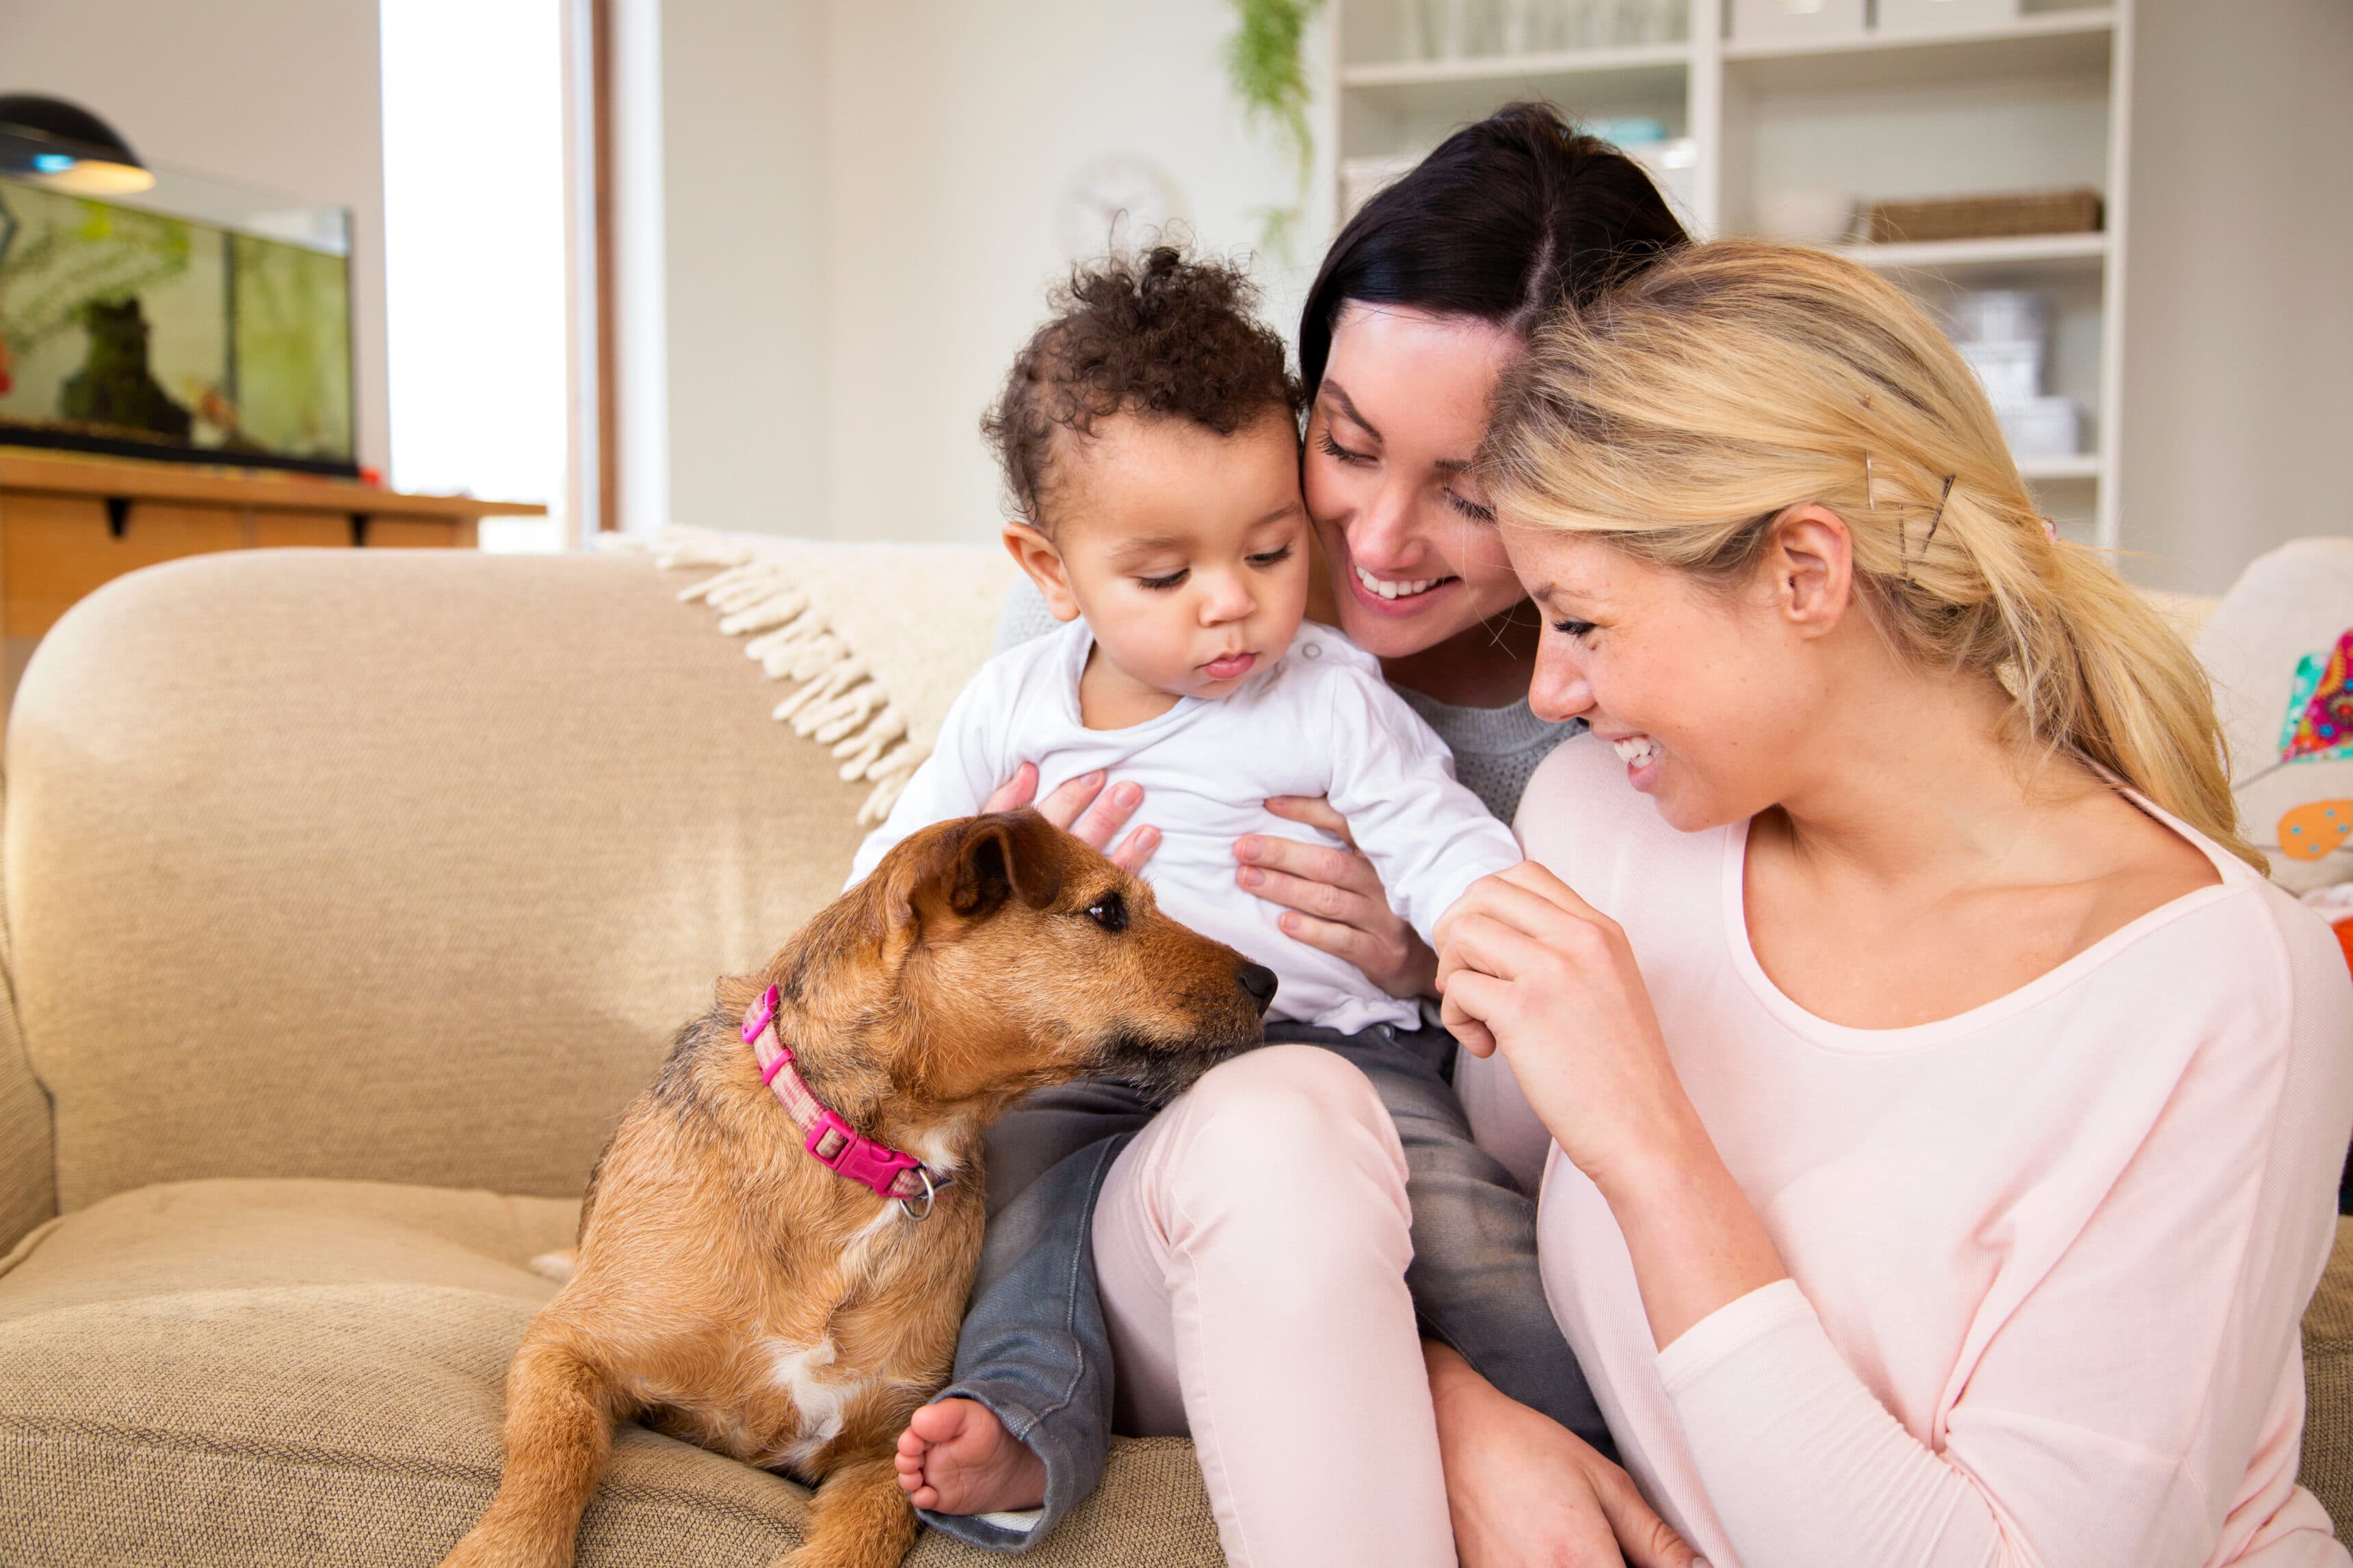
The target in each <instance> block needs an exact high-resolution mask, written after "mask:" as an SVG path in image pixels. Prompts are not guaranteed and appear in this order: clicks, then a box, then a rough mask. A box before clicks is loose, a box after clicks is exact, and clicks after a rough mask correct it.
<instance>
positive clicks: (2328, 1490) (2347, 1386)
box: [2296, 1216, 2353, 1537]
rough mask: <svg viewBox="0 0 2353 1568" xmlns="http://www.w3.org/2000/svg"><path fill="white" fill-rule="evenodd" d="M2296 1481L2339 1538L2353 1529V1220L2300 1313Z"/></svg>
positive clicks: (2344, 1221) (2342, 1222) (2342, 1223)
mask: <svg viewBox="0 0 2353 1568" xmlns="http://www.w3.org/2000/svg"><path fill="white" fill-rule="evenodd" d="M2296 1479H2297V1481H2299V1482H2300V1483H2302V1485H2303V1486H2304V1489H2306V1491H2309V1492H2310V1493H2311V1494H2312V1495H2313V1496H2315V1497H2316V1498H2318V1499H2319V1500H2320V1505H2321V1506H2322V1507H2323V1508H2325V1509H2327V1510H2328V1517H2329V1518H2331V1519H2333V1520H2335V1521H2337V1534H2338V1535H2339V1536H2340V1537H2342V1536H2345V1535H2347V1534H2348V1531H2353V1218H2348V1217H2342V1216H2340V1217H2339V1218H2338V1219H2337V1247H2336V1250H2335V1251H2333V1252H2332V1253H2331V1254H2330V1255H2329V1258H2328V1269H2327V1272H2326V1273H2325V1274H2323V1275H2322V1276H2321V1277H2320V1289H2317V1290H2316V1291H2314V1292H2313V1296H2312V1305H2310V1306H2309V1307H2307V1308H2306V1309H2305V1313H2304V1461H2303V1465H2302V1467H2301V1468H2300V1469H2299V1470H2298V1472H2297V1474H2296Z"/></svg>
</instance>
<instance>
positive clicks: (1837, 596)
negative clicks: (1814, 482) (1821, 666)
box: [1765, 502, 1854, 637]
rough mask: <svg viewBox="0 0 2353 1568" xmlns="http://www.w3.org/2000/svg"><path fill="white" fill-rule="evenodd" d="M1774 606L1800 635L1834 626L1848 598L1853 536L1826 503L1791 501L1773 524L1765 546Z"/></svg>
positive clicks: (1850, 594)
mask: <svg viewBox="0 0 2353 1568" xmlns="http://www.w3.org/2000/svg"><path fill="white" fill-rule="evenodd" d="M1765 565H1766V570H1767V572H1768V573H1769V574H1771V578H1772V604H1773V607H1774V609H1775V610H1776V611H1777V612H1778V614H1779V615H1780V616H1781V618H1782V619H1783V620H1785V621H1787V622H1788V624H1789V625H1790V626H1791V627H1792V628H1794V629H1795V630H1796V631H1797V633H1798V634H1799V636H1800V637H1820V636H1822V635H1824V634H1825V633H1828V632H1831V631H1834V630H1836V629H1837V628H1838V626H1839V624H1840V623H1841V621H1843V620H1844V619H1845V618H1846V612H1847V607H1848V606H1849V605H1852V603H1853V602H1854V539H1853V536H1852V534H1850V533H1849V532H1848V531H1847V526H1846V520H1845V519H1844V518H1842V517H1841V516H1839V514H1838V513H1836V512H1834V511H1832V510H1831V509H1830V508H1828V507H1826V506H1822V505H1820V504H1818V503H1815V502H1808V503H1807V504H1806V505H1804V506H1796V507H1791V508H1790V509H1789V510H1788V511H1785V512H1783V513H1782V514H1781V515H1780V517H1779V518H1778V519H1777V520H1776V521H1775V522H1774V524H1773V540H1772V542H1771V543H1770V544H1769V545H1768V546H1767V548H1766V552H1765Z"/></svg>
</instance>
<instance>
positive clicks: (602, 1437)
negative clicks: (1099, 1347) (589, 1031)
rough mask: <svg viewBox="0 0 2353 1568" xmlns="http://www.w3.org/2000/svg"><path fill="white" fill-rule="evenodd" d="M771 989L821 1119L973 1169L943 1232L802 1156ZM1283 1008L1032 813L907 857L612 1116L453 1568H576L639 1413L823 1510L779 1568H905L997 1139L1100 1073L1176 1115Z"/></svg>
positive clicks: (728, 1002)
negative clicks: (502, 1448) (778, 1069)
mask: <svg viewBox="0 0 2353 1568" xmlns="http://www.w3.org/2000/svg"><path fill="white" fill-rule="evenodd" d="M1123 907H1124V919H1123V918H1121V910H1122V908H1123ZM769 984H775V985H776V986H777V987H778V988H779V991H780V993H781V998H782V999H781V1001H780V1003H779V1005H778V1010H777V1026H778V1034H779V1037H780V1038H782V1039H783V1040H785V1041H786V1043H787V1044H789V1045H790V1046H791V1047H793V1049H794V1051H795V1053H796V1055H797V1058H798V1065H799V1070H800V1071H801V1073H802V1075H803V1077H804V1078H805V1079H807V1082H808V1084H809V1087H810V1088H811V1089H813V1090H814V1091H815V1092H816V1094H817V1095H818V1098H819V1099H820V1100H823V1101H824V1102H825V1103H826V1104H828V1105H829V1106H831V1107H832V1108H833V1109H834V1110H838V1111H839V1112H840V1113H841V1114H842V1116H843V1117H845V1118H846V1119H847V1120H848V1121H849V1122H850V1124H851V1125H852V1126H854V1127H857V1128H859V1129H860V1131H864V1132H866V1133H867V1134H868V1135H870V1136H871V1137H873V1138H876V1139H878V1140H880V1141H881V1142H884V1143H886V1144H889V1145H891V1146H892V1147H894V1148H899V1149H904V1150H906V1151H907V1152H910V1153H913V1154H914V1155H916V1156H917V1157H918V1158H919V1159H921V1160H923V1162H924V1163H926V1164H928V1165H930V1166H931V1167H932V1168H933V1169H934V1170H935V1171H945V1172H951V1173H954V1175H955V1181H954V1182H953V1183H952V1184H950V1185H948V1186H947V1187H945V1188H944V1189H943V1190H942V1191H941V1193H940V1194H939V1197H938V1201H937V1204H936V1206H935V1207H934V1212H933V1213H932V1214H931V1215H930V1216H929V1217H928V1218H924V1219H920V1220H918V1219H914V1218H912V1217H910V1216H909V1215H906V1214H905V1213H903V1212H902V1210H901V1208H900V1206H899V1205H897V1204H896V1203H894V1202H892V1201H891V1200H889V1199H886V1198H883V1197H881V1196H879V1195H877V1194H875V1193H874V1192H873V1191H871V1189H869V1188H867V1187H864V1186H861V1185H860V1184H857V1183H854V1182H851V1181H849V1180H847V1179H845V1178H843V1177H841V1176H839V1175H836V1174H835V1173H833V1172H831V1171H829V1170H828V1169H826V1168H825V1167H824V1166H823V1165H821V1164H819V1163H818V1162H817V1161H816V1160H815V1159H813V1158H811V1157H810V1155H809V1154H808V1153H807V1152H806V1151H805V1150H804V1149H803V1148H802V1146H801V1138H800V1135H799V1133H798V1132H797V1130H796V1129H795V1128H794V1126H793V1123H792V1121H791V1119H790V1118H789V1117H787V1116H786V1113H785V1110H784V1108H783V1107H782V1106H780V1105H778V1104H777V1103H776V1100H775V1099H774V1098H773V1097H772V1096H771V1094H770V1093H769V1091H768V1089H765V1087H763V1086H762V1084H761V1082H760V1075H759V1070H758V1068H757V1066H756V1065H755V1062H754V1055H753V1052H752V1050H751V1049H750V1048H749V1047H746V1046H745V1045H744V1041H743V1037H742V1036H741V1034H740V1032H739V1028H740V1020H741V1019H742V1018H743V1016H744V1012H745V1010H746V1009H747V1008H748V1007H749V1006H751V1005H752V1004H753V1003H754V1000H755V999H756V998H757V997H758V996H759V995H760V994H761V993H762V991H763V990H764V989H765V987H766V986H767V985H769ZM1272 988H1273V987H1272V976H1271V974H1269V973H1267V972H1266V971H1264V970H1262V969H1257V968H1255V966H1252V965H1250V964H1249V963H1248V962H1247V961H1246V960H1244V959H1243V958H1242V957H1241V956H1240V954H1239V953H1236V952H1234V951H1233V950H1232V949H1231V948H1228V947H1224V946H1221V945H1219V943H1216V942H1210V941H1208V940H1207V939H1206V938H1203V937H1200V936H1198V935H1196V934H1194V933H1193V932H1192V931H1187V929H1185V928H1184V927H1183V926H1181V925H1178V924H1177V923H1176V921H1172V920H1170V919H1169V918H1168V917H1167V916H1166V915H1163V914H1161V913H1160V912H1159V911H1158V910H1157V909H1156V908H1155V905H1154V902H1153V899H1152V894H1151V892H1150V890H1149V889H1147V888H1146V887H1145V885H1144V883H1143V882H1141V881H1140V880H1138V879H1136V878H1134V877H1133V876H1130V875H1128V874H1126V873H1124V872H1123V871H1121V870H1119V869H1118V868H1116V867H1114V866H1113V864H1112V863H1111V862H1110V861H1109V860H1107V859H1105V858H1103V856H1101V855H1099V854H1097V853H1095V852H1094V851H1093V850H1092V849H1090V848H1088V847H1086V846H1085V845H1084V844H1082V843H1081V842H1080V841H1079V840H1078V839H1076V838H1074V837H1071V836H1070V835H1069V834H1066V833H1063V832H1060V831H1059V830H1058V829H1056V828H1054V827H1052V826H1050V825H1049V824H1048V823H1047V822H1046V821H1045V819H1044V818H1042V817H1040V816H1037V815H1036V814H1035V813H1034V812H1018V813H1012V814H1008V815H1000V816H980V817H968V818H965V819H962V820H959V821H955V822H948V823H942V824H939V825H938V826H934V827H931V828H927V829H925V830H924V831H923V832H922V833H919V834H916V835H915V836H914V837H911V838H909V839H907V840H906V841H905V842H903V843H902V844H901V845H899V846H898V847H896V848H894V849H893V850H892V852H891V854H890V855H889V856H888V857H886V858H884V860H883V861H882V863H881V866H879V867H878V868H876V869H875V871H874V874H873V875H872V876H871V877H869V878H868V879H866V880H865V881H864V882H862V883H860V885H859V886H858V887H857V888H855V889H852V890H851V891H849V892H848V893H846V894H844V895H843V896H842V897H841V898H840V899H839V900H836V901H835V902H834V903H833V904H832V905H831V906H829V907H828V908H827V909H826V910H823V911H822V912H820V913H819V914H818V916H817V918H816V919H815V920H812V921H810V922H809V923H808V924H807V926H805V927H803V928H802V930H801V931H799V932H798V934H797V935H796V936H795V937H794V938H793V940H792V941H791V942H789V943H787V944H786V947H785V949H784V951H783V952H779V953H778V954H777V955H776V958H775V959H773V960H772V961H771V962H770V963H769V965H768V967H767V970H766V972H765V973H760V974H754V975H748V976H731V977H728V978H724V979H722V980H721V981H720V982H719V985H718V994H717V997H716V999H715V1001H714V1004H713V1005H712V1009H711V1011H710V1012H709V1013H708V1014H706V1015H705V1016H703V1017H702V1018H701V1019H700V1020H698V1021H697V1022H695V1023H693V1024H691V1025H689V1026H687V1027H686V1028H685V1029H684V1030H682V1031H681V1033H680V1036H679V1039H678V1043H677V1046H676V1047H675V1048H674V1049H672V1051H671V1052H670V1059H669V1061H668V1062H667V1063H666V1064H665V1065H664V1066H663V1068H662V1071H661V1076H660V1078H659V1079H657V1080H656V1082H655V1083H654V1085H653V1087H651V1088H650V1089H647V1090H646V1091H645V1092H644V1093H643V1094H641V1095H639V1096H638V1099H637V1100H636V1102H635V1103H634V1104H632V1105H631V1106H630V1107H629V1109H628V1111H627V1112H626V1113H625V1114H624V1115H623V1117H622V1119H621V1123H620V1126H619V1128H618V1129H617V1131H615V1133H614V1134H613V1141H612V1142H611V1144H610V1145H608V1146H607V1149H606V1151H605V1153H604V1155H603V1157H602V1158H601V1159H600V1160H598V1162H597V1164H596V1173H595V1174H594V1175H593V1176H591V1178H590V1180H589V1190H588V1196H587V1201H586V1205H585V1206H584V1207H583V1209H582V1213H581V1222H580V1245H579V1250H578V1260H577V1264H576V1267H575V1271H574V1274H573V1277H572V1279H571V1280H570V1282H569V1283H567V1284H566V1285H565V1288H564V1289H562V1290H561V1291H559V1292H558V1293H557V1295H556V1297H555V1299H554V1300H552V1301H550V1302H549V1303H548V1305H547V1307H546V1308H545V1309H544V1310H543V1311H541V1313H540V1314H539V1316H538V1317H537V1318H535V1319H533V1321H532V1324H531V1326H530V1328H529V1329H528V1330H527V1331H526V1332H525V1333H524V1336H523V1342H522V1349H521V1350H520V1351H519V1352H517V1354H516V1356H515V1361H514V1366H513V1369H512V1372H511V1373H509V1374H508V1378H507V1422H506V1434H505V1441H506V1470H505V1475H504V1477H503V1478H502V1479H501V1482H500V1485H499V1490H498V1495H497V1497H496V1498H495V1499H494V1500H492V1502H491V1508H490V1511H489V1512H488V1513H486V1514H485V1515H484V1516H483V1518H482V1520H481V1522H480V1524H478V1525H476V1526H475V1528H474V1530H473V1531H472V1533H470V1534H469V1535H468V1536H467V1537H466V1538H465V1539H464V1540H463V1541H461V1542H459V1543H458V1546H457V1548H456V1550H455V1551H453V1552H451V1553H450V1555H449V1556H448V1559H447V1561H446V1563H445V1568H492V1565H495V1568H524V1565H526V1564H528V1565H531V1568H564V1565H565V1564H568V1563H570V1562H571V1561H572V1554H573V1540H574V1536H575V1533H576V1532H577V1531H578V1527H579V1523H580V1516H581V1514H582V1511H583V1510H585V1509H586V1506H587V1503H588V1500H589V1497H590V1495H591V1494H592V1493H593V1492H594V1491H595V1490H596V1481H597V1478H598V1475H599V1473H600V1472H601V1471H602V1470H603V1468H604V1466H605V1462H606V1459H607V1455H608V1453H609V1451H610V1448H611V1443H612V1429H613V1426H614V1423H615V1422H616V1421H617V1420H621V1419H624V1418H627V1417H629V1416H632V1415H635V1416H638V1417H640V1418H642V1419H643V1420H645V1421H646V1422H647V1423H648V1424H649V1425H650V1426H657V1427H659V1429H661V1430H663V1431H666V1432H669V1433H671V1434H672V1435H674V1436H680V1437H683V1438H686V1439H688V1440H690V1441H692V1442H696V1443H700V1444H702V1445H703V1446H704V1447H711V1448H715V1449H717V1450H718V1451H720V1452H721V1453H723V1454H730V1455H733V1457H735V1458H739V1459H742V1460H744V1461H746V1462H747V1463H750V1464H754V1465H758V1466H761V1467H763V1468H769V1469H776V1470H780V1471H783V1472H784V1473H786V1474H788V1475H791V1476H793V1477H795V1478H797V1479H801V1480H803V1481H806V1482H810V1483H814V1484H816V1485H817V1486H818V1491H817V1495H816V1498H815V1500H814V1501H813V1503H812V1505H811V1508H810V1510H809V1514H808V1518H807V1531H806V1535H805V1540H804V1544H803V1545H802V1546H801V1547H800V1548H799V1549H798V1550H797V1551H796V1552H792V1553H791V1554H790V1555H788V1556H787V1557H786V1560H785V1561H786V1563H787V1564H789V1565H790V1568H892V1565H893V1564H896V1563H898V1562H899V1560H900V1558H901V1557H902V1555H903V1554H904V1553H905V1552H906V1550H907V1548H908V1546H909V1545H910V1544H911V1543H912V1542H913V1539H914V1534H915V1519H914V1515H913V1511H912V1510H911V1509H910V1507H909V1505H908V1503H907V1500H906V1498H905V1496H904V1494H903V1493H902V1491H901V1489H900V1486H899V1480H898V1476H897V1472H896V1471H895V1470H894V1469H893V1468H892V1451H893V1447H894V1445H895V1443H896V1441H897V1439H898V1436H899V1434H900V1432H901V1431H902V1429H903V1428H904V1427H905V1426H906V1424H907V1419H908V1417H909V1416H910V1415H913V1412H914V1411H915V1409H916V1408H917V1407H918V1406H920V1405H923V1403H924V1402H925V1401H926V1400H927V1399H929V1398H930V1397H931V1396H932V1395H933V1394H934V1393H936V1392H937V1391H938V1390H939V1389H940V1388H941V1387H942V1386H943V1385H944V1384H945V1382H946V1380H947V1375H948V1372H949V1369H950V1364H951V1363H952V1361H953V1358H954V1356H955V1342H956V1331H957V1327H958V1323H959V1321H960V1320H961V1318H962V1316H963V1312H964V1306H965V1293H966V1290H967V1289H968V1288H969V1286H970V1283H971V1278H972V1270H973V1266H974V1263H975V1262H976V1259H977V1258H978V1256H979V1252H980V1242H981V1229H982V1218H983V1215H982V1200H983V1187H982V1179H983V1178H982V1173H981V1170H980V1167H979V1154H980V1135H981V1130H982V1129H983V1128H984V1127H986V1126H987V1124H988V1122H989V1121H991V1120H993V1119H994V1118H995V1117H996V1116H997V1114H998V1113H999V1112H1000V1111H1002V1110H1005V1109H1006V1108H1007V1107H1008V1105H1010V1104H1011V1103H1012V1102H1013V1101H1014V1100H1016V1099H1018V1097H1019V1096H1021V1095H1022V1094H1024V1093H1026V1092H1028V1091H1029V1090H1030V1089H1037V1088H1040V1087H1042V1086H1045V1085H1048V1084H1052V1083H1060V1082H1064V1081H1067V1080H1069V1079H1075V1078H1080V1077H1083V1076H1087V1075H1090V1074H1108V1075H1111V1076H1114V1077H1120V1078H1125V1079H1131V1080H1134V1081H1138V1082H1141V1083H1144V1084H1145V1085H1147V1086H1148V1087H1150V1088H1152V1089H1155V1090H1157V1091H1159V1092H1161V1093H1163V1094H1174V1093H1176V1092H1177V1091H1178V1090H1180V1089H1183V1088H1184V1087H1185V1086H1186V1085H1187V1084H1189V1083H1191V1082H1192V1081H1193V1080H1194V1079H1196V1078H1198V1077H1199V1076H1200V1074H1201V1073H1202V1072H1203V1071H1205V1070H1207V1069H1208V1067H1209V1066H1210V1065H1211V1064H1213V1063H1214V1062H1216V1061H1218V1060H1219V1059H1221V1058H1224V1057H1227V1056H1229V1055H1231V1054H1232V1053H1234V1052H1235V1051H1238V1050H1240V1049H1244V1048H1246V1047H1250V1046H1251V1045H1254V1044H1256V1043H1257V1041H1258V1040H1259V1039H1260V1037H1261V1026H1260V1019H1261V1014H1262V1013H1263V1012H1264V1009H1265V1005H1266V1001H1267V996H1268V995H1269V994H1271V991H1272Z"/></svg>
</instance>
